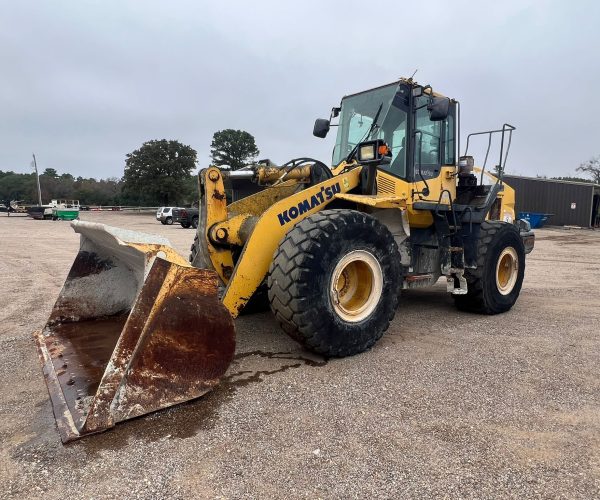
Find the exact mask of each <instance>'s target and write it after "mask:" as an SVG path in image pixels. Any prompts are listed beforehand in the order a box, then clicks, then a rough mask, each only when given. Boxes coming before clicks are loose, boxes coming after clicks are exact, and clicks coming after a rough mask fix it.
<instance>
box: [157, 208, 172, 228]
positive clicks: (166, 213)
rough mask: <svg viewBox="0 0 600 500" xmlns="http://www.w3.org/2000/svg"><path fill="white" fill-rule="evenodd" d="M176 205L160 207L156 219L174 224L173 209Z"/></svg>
mask: <svg viewBox="0 0 600 500" xmlns="http://www.w3.org/2000/svg"><path fill="white" fill-rule="evenodd" d="M175 209H176V207H159V209H158V210H157V211H156V220H159V221H160V223H161V224H166V225H167V226H170V225H171V224H173V210H175Z"/></svg>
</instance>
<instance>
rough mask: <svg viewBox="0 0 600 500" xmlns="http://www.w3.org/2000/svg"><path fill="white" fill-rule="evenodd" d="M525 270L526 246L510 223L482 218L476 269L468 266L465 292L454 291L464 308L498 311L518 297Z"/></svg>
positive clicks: (472, 310) (496, 312)
mask: <svg viewBox="0 0 600 500" xmlns="http://www.w3.org/2000/svg"><path fill="white" fill-rule="evenodd" d="M524 274H525V248H524V246H523V241H522V240H521V236H520V234H519V231H518V229H517V228H516V227H515V226H514V225H513V224H508V223H506V222H500V221H485V222H483V223H482V224H481V230H480V233H479V240H478V242H477V269H467V270H466V271H465V278H466V279H467V287H468V290H469V291H468V292H467V294H466V295H453V297H454V303H455V304H456V307H457V308H458V309H460V310H463V311H469V312H476V313H482V314H498V313H502V312H506V311H508V310H509V309H510V308H511V307H512V306H513V305H514V303H515V302H516V301H517V298H518V297H519V293H520V292H521V286H522V285H523V276H524Z"/></svg>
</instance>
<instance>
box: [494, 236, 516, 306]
mask: <svg viewBox="0 0 600 500" xmlns="http://www.w3.org/2000/svg"><path fill="white" fill-rule="evenodd" d="M518 275H519V256H518V255H517V251H516V250H515V249H514V248H513V247H506V248H505V249H504V250H502V253H500V256H499V257H498V263H497V264H496V287H497V288H498V291H499V292H500V293H501V294H502V295H508V294H509V293H510V292H512V291H513V288H514V287H515V284H516V283H517V277H518Z"/></svg>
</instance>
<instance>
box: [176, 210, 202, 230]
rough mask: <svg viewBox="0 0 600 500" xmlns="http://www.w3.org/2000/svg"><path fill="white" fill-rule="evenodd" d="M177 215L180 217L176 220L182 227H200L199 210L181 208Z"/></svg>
mask: <svg viewBox="0 0 600 500" xmlns="http://www.w3.org/2000/svg"><path fill="white" fill-rule="evenodd" d="M177 215H178V217H177V219H176V220H177V222H179V224H181V226H182V227H185V228H186V229H187V228H188V227H193V228H194V229H196V228H197V227H198V209H197V208H180V209H179V210H178V214H177Z"/></svg>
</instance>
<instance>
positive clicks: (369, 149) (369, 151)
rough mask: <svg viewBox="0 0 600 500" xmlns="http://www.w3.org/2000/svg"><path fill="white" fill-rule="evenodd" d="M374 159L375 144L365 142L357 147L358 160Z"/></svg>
mask: <svg viewBox="0 0 600 500" xmlns="http://www.w3.org/2000/svg"><path fill="white" fill-rule="evenodd" d="M374 159H375V144H366V145H364V146H360V147H359V148H358V161H371V160H374Z"/></svg>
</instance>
